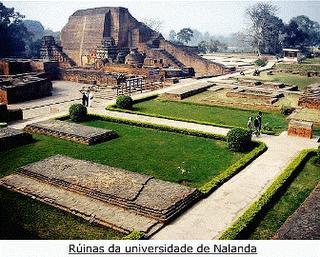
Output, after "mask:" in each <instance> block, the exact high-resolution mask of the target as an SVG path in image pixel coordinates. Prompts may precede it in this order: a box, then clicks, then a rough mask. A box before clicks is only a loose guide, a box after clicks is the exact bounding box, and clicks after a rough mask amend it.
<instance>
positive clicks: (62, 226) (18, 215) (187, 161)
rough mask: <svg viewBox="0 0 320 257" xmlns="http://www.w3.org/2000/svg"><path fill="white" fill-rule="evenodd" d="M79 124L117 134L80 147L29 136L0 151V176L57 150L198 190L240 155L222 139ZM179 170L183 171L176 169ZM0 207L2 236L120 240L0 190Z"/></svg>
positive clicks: (100, 122)
mask: <svg viewBox="0 0 320 257" xmlns="http://www.w3.org/2000/svg"><path fill="white" fill-rule="evenodd" d="M83 124H86V125H89V126H95V127H101V128H108V129H112V130H114V131H116V132H117V133H118V135H119V138H117V139H114V140H112V141H109V142H105V143H101V144H97V145H93V146H86V145H81V144H77V143H73V142H70V141H65V140H60V139H57V138H53V137H48V136H43V135H34V138H35V139H36V142H35V143H34V144H30V145H26V146H22V147H19V148H15V149H12V150H10V151H7V152H3V153H2V155H1V161H2V163H1V166H0V177H3V176H6V175H9V174H10V173H12V172H14V170H15V169H16V168H18V167H20V166H23V165H26V164H28V163H32V162H36V161H39V160H42V159H44V158H46V157H49V156H52V155H55V154H63V155H67V156H70V157H73V158H78V159H84V160H90V161H93V162H97V163H102V164H106V165H110V166H115V167H120V168H124V169H127V170H130V171H135V172H139V173H143V174H148V175H152V176H155V177H156V178H159V179H163V180H168V181H172V182H178V183H180V182H182V183H184V184H187V185H189V186H194V187H199V188H200V187H201V186H202V185H204V184H205V183H206V182H208V181H210V180H211V179H212V178H214V177H216V176H219V174H222V173H223V172H224V171H225V170H226V169H227V168H228V166H230V165H231V164H232V163H235V162H237V161H239V160H242V159H241V158H242V157H243V156H244V155H245V153H233V152H231V151H229V150H228V149H227V146H226V143H225V142H224V141H222V140H214V139H212V138H205V137H196V136H187V135H184V134H180V133H173V132H166V131H160V130H155V129H149V128H142V127H136V126H130V125H125V124H120V123H114V122H109V121H103V120H92V121H87V122H84V123H83ZM178 167H180V168H178ZM182 169H185V170H186V172H182ZM230 176H231V175H230ZM0 206H1V207H0V225H1V226H2V228H3V230H2V231H1V232H0V236H1V237H2V238H15V239H17V238H28V239H30V238H33V239H34V238H45V239H120V238H122V236H123V234H121V233H118V232H115V231H113V230H109V229H104V228H101V227H99V226H94V225H92V224H90V223H88V222H86V221H85V220H82V219H80V218H76V217H73V216H72V215H70V214H67V213H64V212H63V211H60V210H58V209H56V208H53V207H50V206H47V205H45V204H42V203H40V202H38V201H35V200H32V199H30V198H28V197H24V196H21V195H19V194H16V193H11V192H8V191H6V190H3V189H1V190H0Z"/></svg>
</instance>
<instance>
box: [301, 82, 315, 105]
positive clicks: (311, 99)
mask: <svg viewBox="0 0 320 257" xmlns="http://www.w3.org/2000/svg"><path fill="white" fill-rule="evenodd" d="M298 105H299V106H302V107H306V108H310V109H318V110H320V84H318V83H317V84H312V85H309V86H308V87H307V88H306V90H305V92H304V93H303V95H302V96H301V97H300V99H299V101H298Z"/></svg>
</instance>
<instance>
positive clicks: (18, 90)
mask: <svg viewBox="0 0 320 257" xmlns="http://www.w3.org/2000/svg"><path fill="white" fill-rule="evenodd" d="M26 79H28V80H29V81H27V82H19V83H17V84H14V85H10V86H0V101H1V102H2V103H5V104H14V103H20V102H24V101H29V100H32V99H37V98H42V97H46V96H51V95H52V93H51V91H52V83H51V81H50V80H48V79H46V78H39V77H32V78H26Z"/></svg>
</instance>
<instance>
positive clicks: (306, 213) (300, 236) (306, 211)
mask: <svg viewBox="0 0 320 257" xmlns="http://www.w3.org/2000/svg"><path fill="white" fill-rule="evenodd" d="M274 239H281V240H288V239H296V240H319V239H320V183H319V184H318V185H317V186H316V188H315V189H314V190H313V191H312V193H311V194H310V195H309V196H308V197H307V199H306V200H305V201H304V202H303V203H302V205H301V206H300V207H299V208H298V209H297V210H296V211H295V212H294V213H293V214H292V215H291V216H290V217H289V218H288V219H287V220H286V222H285V223H284V224H283V225H282V226H281V228H280V229H279V230H278V231H277V233H276V235H275V236H274Z"/></svg>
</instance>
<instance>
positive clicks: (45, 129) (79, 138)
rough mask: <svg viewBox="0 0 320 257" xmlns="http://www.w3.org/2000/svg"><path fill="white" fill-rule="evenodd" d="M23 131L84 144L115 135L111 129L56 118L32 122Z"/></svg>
mask: <svg viewBox="0 0 320 257" xmlns="http://www.w3.org/2000/svg"><path fill="white" fill-rule="evenodd" d="M24 131H26V132H29V133H36V134H43V135H48V136H53V137H57V138H60V139H65V140H69V141H73V142H76V143H80V144H85V145H92V144H98V143H101V142H104V141H107V140H111V139H114V138H116V137H117V134H116V133H115V132H114V131H112V130H106V129H100V128H94V127H89V126H84V125H80V124H76V123H71V122H65V121H58V120H54V121H43V122H38V123H32V124H29V125H27V126H26V127H25V128H24Z"/></svg>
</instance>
